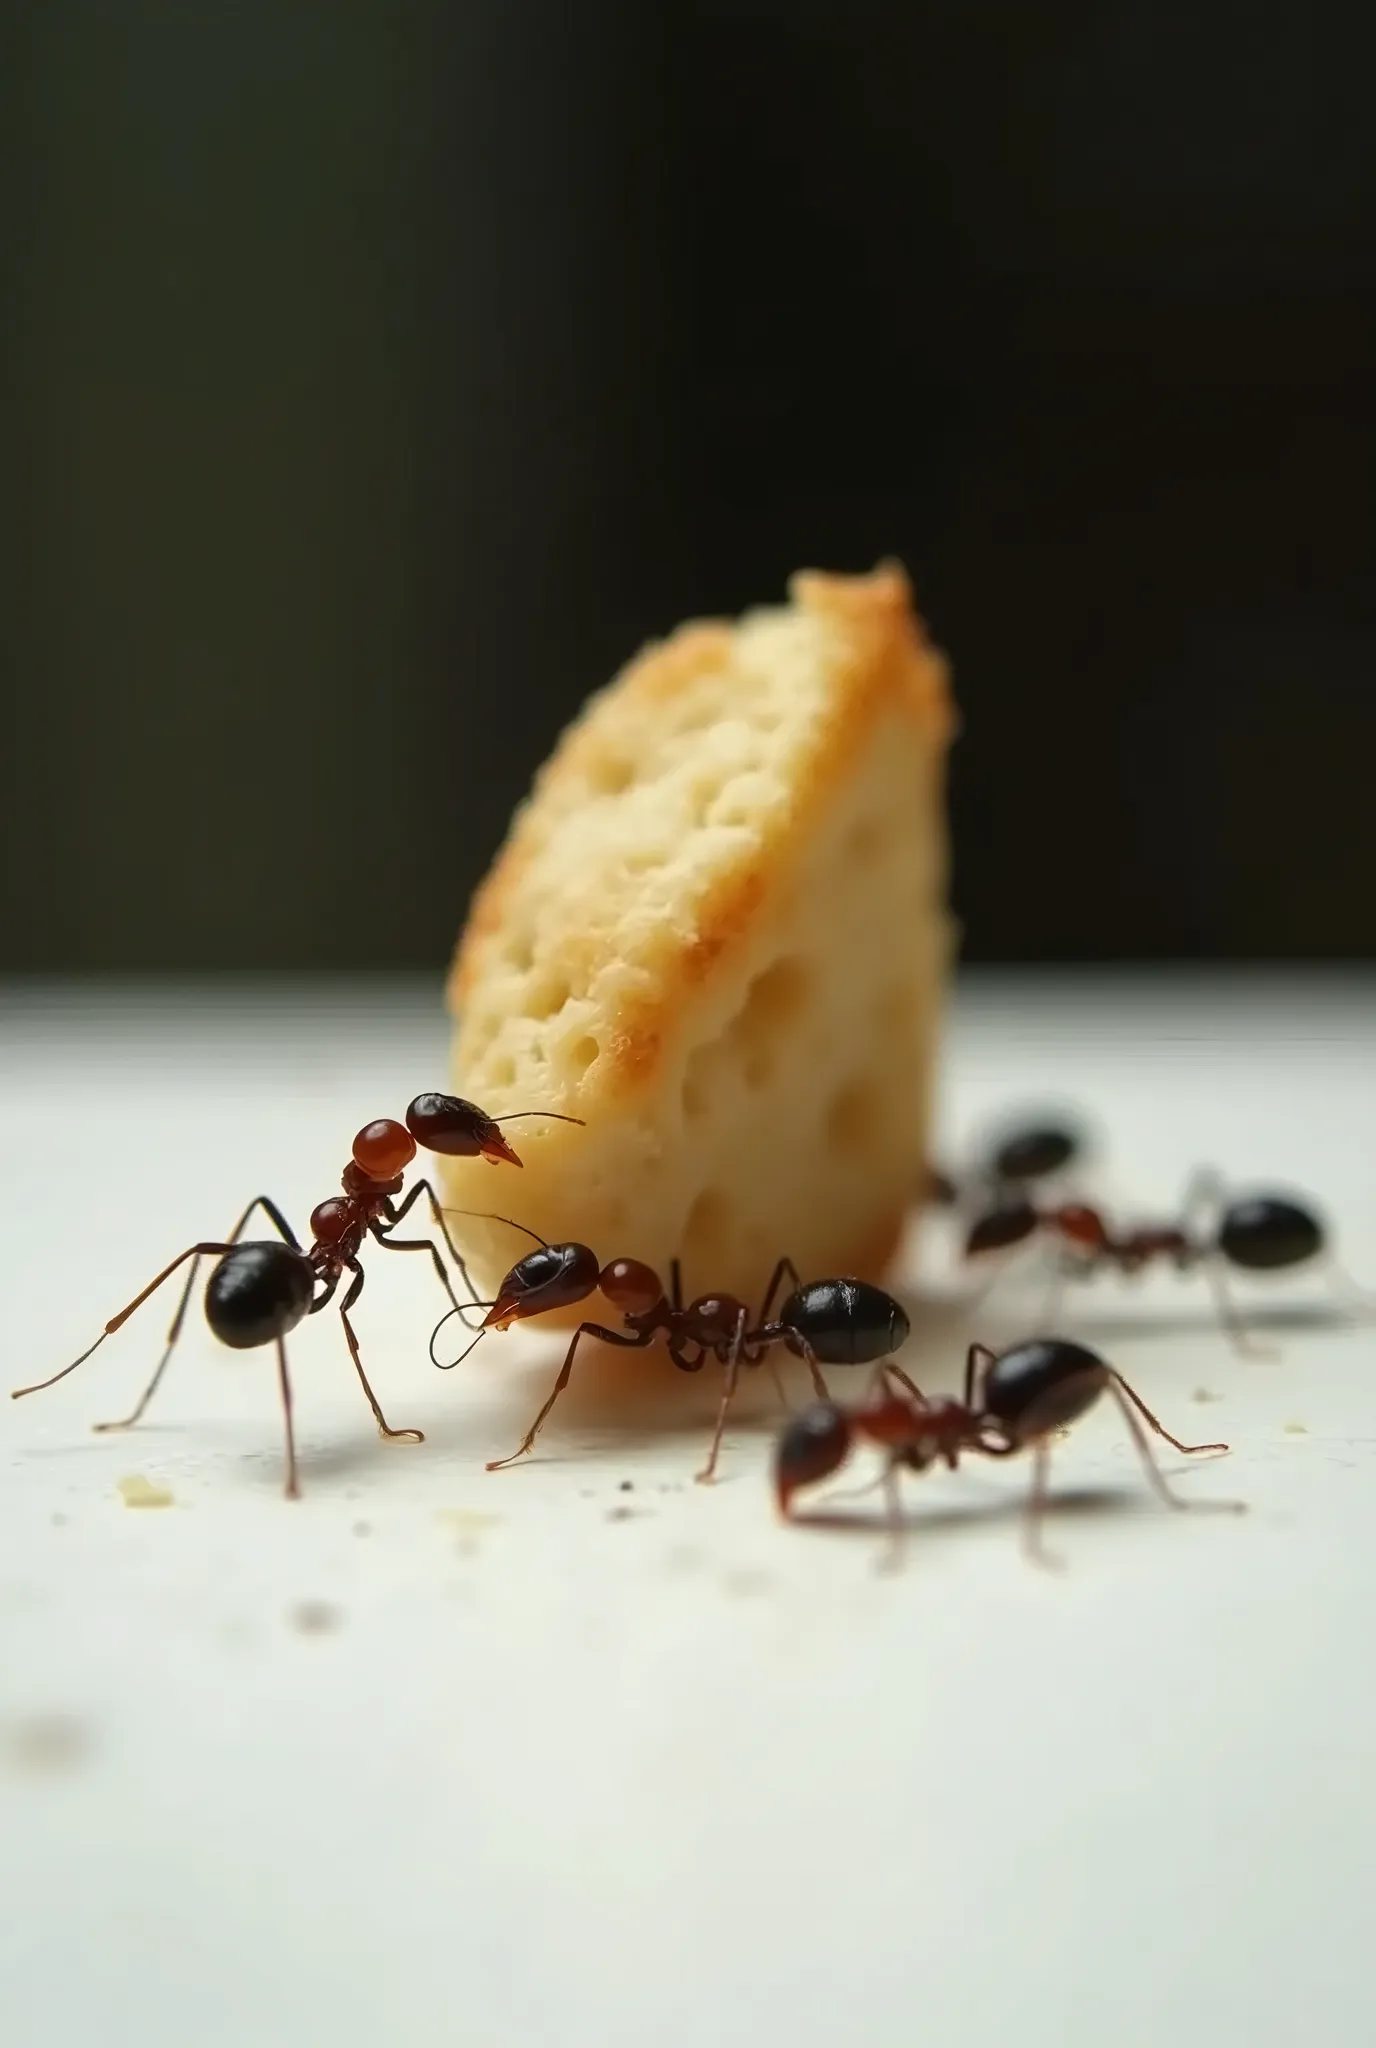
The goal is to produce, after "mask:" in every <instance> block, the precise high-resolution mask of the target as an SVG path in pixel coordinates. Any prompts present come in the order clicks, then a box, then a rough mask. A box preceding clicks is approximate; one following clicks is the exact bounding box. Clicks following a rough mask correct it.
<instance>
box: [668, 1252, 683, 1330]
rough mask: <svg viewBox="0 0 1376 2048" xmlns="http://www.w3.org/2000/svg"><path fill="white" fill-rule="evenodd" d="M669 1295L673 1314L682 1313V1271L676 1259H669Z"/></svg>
mask: <svg viewBox="0 0 1376 2048" xmlns="http://www.w3.org/2000/svg"><path fill="white" fill-rule="evenodd" d="M669 1296H670V1300H671V1301H672V1303H673V1309H674V1314H675V1315H676V1316H677V1315H682V1313H683V1271H682V1268H681V1267H680V1265H679V1262H678V1260H677V1259H671V1260H670V1261H669Z"/></svg>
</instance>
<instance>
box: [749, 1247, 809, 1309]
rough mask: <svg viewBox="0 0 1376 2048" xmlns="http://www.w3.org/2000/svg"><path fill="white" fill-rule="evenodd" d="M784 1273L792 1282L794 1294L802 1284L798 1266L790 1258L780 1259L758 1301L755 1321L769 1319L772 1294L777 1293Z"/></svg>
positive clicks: (772, 1302)
mask: <svg viewBox="0 0 1376 2048" xmlns="http://www.w3.org/2000/svg"><path fill="white" fill-rule="evenodd" d="M785 1274H787V1276H788V1278H789V1279H790V1280H791V1281H792V1282H793V1290H794V1292H795V1294H796V1293H797V1291H798V1289H799V1288H800V1287H801V1286H802V1284H803V1283H802V1279H801V1277H800V1275H799V1272H798V1268H797V1267H796V1266H795V1265H794V1263H793V1261H792V1259H788V1258H784V1259H780V1261H779V1263H778V1265H777V1266H776V1267H775V1268H774V1271H773V1272H772V1273H771V1274H770V1276H769V1285H768V1287H766V1288H765V1291H764V1300H763V1301H762V1302H761V1303H760V1312H759V1314H758V1315H757V1316H756V1318H755V1321H756V1322H757V1323H767V1322H768V1321H769V1312H770V1310H771V1309H772V1308H773V1306H774V1296H775V1295H776V1294H777V1293H778V1291H779V1282H780V1281H781V1280H782V1279H783V1278H784V1276H785Z"/></svg>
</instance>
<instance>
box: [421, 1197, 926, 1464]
mask: <svg viewBox="0 0 1376 2048" xmlns="http://www.w3.org/2000/svg"><path fill="white" fill-rule="evenodd" d="M450 1213H451V1214H458V1213H462V1212H458V1211H451V1212H450ZM493 1220H495V1221H497V1222H501V1223H511V1218H510V1217H507V1216H502V1217H497V1218H495V1219H493ZM512 1228H513V1229H516V1230H524V1231H525V1232H526V1235H527V1236H528V1237H533V1238H535V1240H536V1243H537V1244H538V1246H539V1249H538V1250H537V1251H533V1252H527V1253H526V1255H525V1257H524V1258H523V1259H518V1260H517V1262H516V1264H515V1265H514V1266H513V1267H512V1268H511V1271H510V1272H509V1273H508V1274H507V1275H506V1278H505V1279H504V1280H503V1281H502V1283H501V1285H500V1287H499V1288H498V1289H497V1296H496V1299H495V1300H494V1301H492V1302H491V1303H486V1302H480V1303H478V1304H477V1306H479V1307H480V1308H486V1309H487V1314H486V1315H485V1316H484V1318H483V1322H482V1326H481V1328H480V1329H479V1331H478V1334H477V1336H476V1337H474V1339H473V1342H472V1343H471V1344H469V1345H467V1346H466V1348H465V1349H464V1350H463V1351H462V1352H461V1353H460V1354H459V1357H458V1358H454V1359H450V1360H449V1361H448V1362H447V1363H443V1362H442V1361H441V1360H440V1359H438V1358H436V1356H435V1343H436V1340H437V1339H438V1337H439V1333H440V1331H441V1330H442V1329H443V1328H444V1326H445V1324H446V1323H447V1322H449V1321H451V1320H452V1317H453V1315H454V1314H455V1313H461V1312H459V1311H458V1310H457V1309H455V1310H451V1311H450V1313H449V1315H446V1316H444V1317H443V1318H442V1319H441V1321H440V1322H439V1323H438V1324H437V1326H436V1328H435V1330H434V1332H433V1334H432V1336H431V1339H430V1356H431V1358H432V1359H433V1360H434V1363H435V1364H436V1365H438V1366H440V1368H441V1370H442V1371H445V1372H448V1371H452V1369H453V1367H454V1366H456V1365H458V1364H460V1363H461V1362H462V1360H463V1359H465V1358H467V1356H468V1354H469V1352H470V1351H471V1350H472V1349H473V1346H474V1345H475V1344H477V1343H478V1342H479V1340H480V1339H481V1338H482V1337H483V1335H484V1334H485V1333H486V1332H487V1331H488V1330H506V1329H509V1328H510V1327H511V1325H512V1324H513V1323H516V1322H525V1321H526V1320H528V1319H529V1318H530V1317H531V1316H538V1315H543V1314H544V1313H545V1312H546V1310H549V1309H557V1308H568V1307H570V1306H572V1304H573V1303H574V1302H579V1301H586V1300H587V1299H588V1297H589V1295H591V1294H594V1293H600V1294H601V1295H602V1297H603V1299H604V1300H605V1301H607V1302H608V1303H609V1304H610V1305H611V1307H612V1308H613V1309H615V1310H616V1311H617V1313H618V1314H619V1315H620V1316H621V1318H622V1320H623V1323H624V1326H625V1327H624V1328H623V1329H620V1330H609V1329H606V1328H605V1327H604V1326H603V1325H602V1324H601V1323H591V1322H589V1323H580V1324H579V1326H578V1328H577V1329H576V1330H575V1331H574V1333H573V1338H572V1341H571V1342H570V1344H569V1348H568V1350H567V1351H566V1352H565V1354H564V1362H563V1364H562V1366H561V1367H560V1369H559V1376H558V1378H557V1379H556V1380H555V1382H554V1386H553V1387H552V1389H551V1390H550V1394H549V1397H548V1399H547V1400H546V1401H545V1404H544V1406H543V1407H542V1408H541V1410H540V1412H539V1414H538V1415H537V1416H536V1418H535V1420H534V1422H532V1424H531V1425H530V1428H529V1429H528V1430H527V1431H526V1433H525V1436H524V1437H523V1438H522V1440H521V1442H520V1444H519V1446H518V1447H517V1449H516V1450H514V1451H512V1452H511V1453H510V1454H509V1455H508V1456H507V1457H505V1458H493V1459H491V1460H489V1463H488V1467H487V1469H488V1471H489V1472H496V1471H497V1470H499V1469H500V1467H502V1466H503V1465H510V1464H513V1463H514V1462H515V1460H516V1459H517V1458H520V1457H523V1456H524V1455H525V1453H526V1452H527V1451H529V1450H530V1448H531V1446H532V1445H533V1444H534V1442H535V1439H536V1437H537V1436H538V1435H539V1433H540V1430H541V1428H542V1427H543V1425H544V1422H545V1418H546V1417H547V1416H548V1414H549V1411H550V1409H551V1408H552V1407H553V1406H554V1404H555V1402H556V1401H557V1400H558V1398H559V1396H560V1395H561V1394H562V1393H563V1391H564V1389H565V1387H566V1386H567V1385H568V1383H569V1375H570V1373H571V1372H572V1371H573V1361H574V1356H575V1354H576V1352H577V1350H578V1346H579V1344H580V1343H581V1342H582V1340H583V1339H584V1337H600V1338H601V1339H602V1342H603V1343H604V1344H619V1345H624V1346H625V1347H626V1348H627V1349H628V1350H643V1349H644V1348H645V1347H647V1346H648V1345H650V1344H653V1343H654V1342H655V1340H656V1339H657V1338H659V1337H662V1338H663V1339H664V1342H665V1348H666V1349H667V1351H668V1353H669V1356H670V1358H672V1360H673V1361H674V1364H675V1365H676V1366H677V1367H678V1368H679V1370H680V1372H700V1371H701V1369H702V1367H703V1365H704V1364H705V1363H706V1361H707V1359H708V1358H715V1359H716V1360H717V1361H718V1363H719V1364H721V1365H722V1366H724V1367H725V1381H724V1383H723V1386H722V1395H721V1403H720V1405H719V1407H718V1410H717V1420H716V1428H715V1430H714V1431H713V1435H712V1446H711V1449H710V1451H709V1452H708V1456H707V1462H706V1464H705V1465H704V1466H703V1468H702V1470H701V1471H700V1472H699V1473H698V1474H697V1475H696V1476H697V1478H698V1479H699V1480H700V1481H702V1482H703V1483H707V1482H709V1481H710V1480H711V1479H712V1478H713V1476H714V1474H715V1472H716V1467H717V1458H718V1454H719V1452H720V1450H721V1440H722V1434H723V1432H724V1430H725V1428H726V1417H727V1412H728V1410H729V1409H730V1406H731V1402H732V1400H733V1398H734V1396H735V1392H736V1387H737V1384H738V1382H739V1379H740V1370H741V1367H742V1366H743V1365H759V1364H760V1363H761V1361H762V1360H763V1359H764V1357H765V1354H766V1353H767V1352H768V1351H769V1350H770V1349H771V1347H772V1346H774V1345H776V1344H781V1345H783V1346H784V1348H785V1349H786V1350H788V1351H791V1352H792V1353H793V1354H794V1356H795V1357H797V1358H801V1359H802V1360H803V1361H804V1363H805V1364H806V1366H807V1368H808V1371H809V1372H810V1373H811V1375H812V1384H813V1387H814V1389H815V1391H816V1393H817V1395H818V1398H819V1399H821V1400H826V1399H827V1398H829V1397H828V1391H827V1384H826V1381H825V1380H824V1379H823V1377H822V1374H821V1370H820V1368H821V1366H822V1365H872V1364H874V1363H875V1362H876V1361H877V1360H879V1359H881V1358H884V1357H886V1356H887V1354H888V1353H889V1352H891V1351H897V1350H898V1349H899V1347H900V1346H901V1345H902V1344H903V1342H904V1341H905V1339H906V1338H907V1335H908V1318H907V1316H906V1315H905V1313H904V1311H903V1310H902V1308H900V1306H899V1304H898V1303H897V1302H896V1301H895V1300H894V1299H893V1297H892V1295H889V1294H885V1293H884V1291H883V1289H882V1288H879V1287H872V1286H871V1285H870V1284H869V1283H868V1282H867V1281H864V1280H813V1281H810V1282H808V1284H807V1285H806V1286H805V1285H804V1284H803V1282H802V1281H801V1280H800V1279H799V1277H798V1271H797V1268H796V1267H795V1266H794V1264H793V1261H792V1260H791V1259H780V1260H779V1263H778V1264H777V1266H775V1268H774V1271H773V1273H772V1275H771V1276H770V1281H769V1285H768V1287H767V1288H766V1289H765V1292H764V1299H763V1301H762V1302H761V1303H760V1310H759V1314H758V1315H757V1316H756V1317H755V1318H754V1319H753V1321H752V1319H751V1315H750V1310H749V1309H748V1308H747V1306H746V1304H745V1303H744V1302H743V1301H738V1300H737V1299H736V1298H735V1296H734V1295H730V1294H701V1295H698V1296H697V1298H696V1299H695V1300H693V1301H690V1302H689V1303H688V1305H687V1307H685V1306H684V1304H683V1290H682V1280H681V1277H680V1272H679V1262H678V1260H677V1259H675V1260H674V1261H673V1263H672V1265H671V1267H670V1287H669V1292H668V1293H666V1292H665V1288H664V1282H663V1281H662V1280H661V1279H660V1277H659V1275H658V1273H656V1272H655V1270H654V1268H653V1267H652V1266H647V1265H645V1264H643V1263H642V1261H641V1260H639V1259H613V1260H611V1262H610V1263H609V1264H607V1265H603V1264H602V1262H601V1260H600V1259H599V1258H598V1256H597V1254H596V1252H594V1251H592V1250H591V1249H590V1248H589V1247H588V1246H587V1245H585V1244H547V1243H546V1242H545V1240H544V1239H543V1238H542V1237H540V1235H539V1233H538V1232H537V1231H534V1230H529V1229H527V1228H526V1225H525V1224H523V1223H515V1224H512ZM785 1278H787V1279H788V1280H789V1281H791V1282H792V1286H793V1292H792V1293H791V1294H790V1295H788V1297H787V1298H786V1299H785V1301H784V1302H783V1303H782V1304H781V1306H780V1308H779V1312H778V1315H777V1316H776V1317H774V1318H772V1319H771V1310H772V1308H773V1306H774V1300H775V1296H776V1295H777V1294H778V1291H779V1287H780V1284H781V1283H782V1282H783V1281H784V1279H785ZM776 1384H777V1374H776ZM780 1391H781V1392H782V1389H780Z"/></svg>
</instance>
